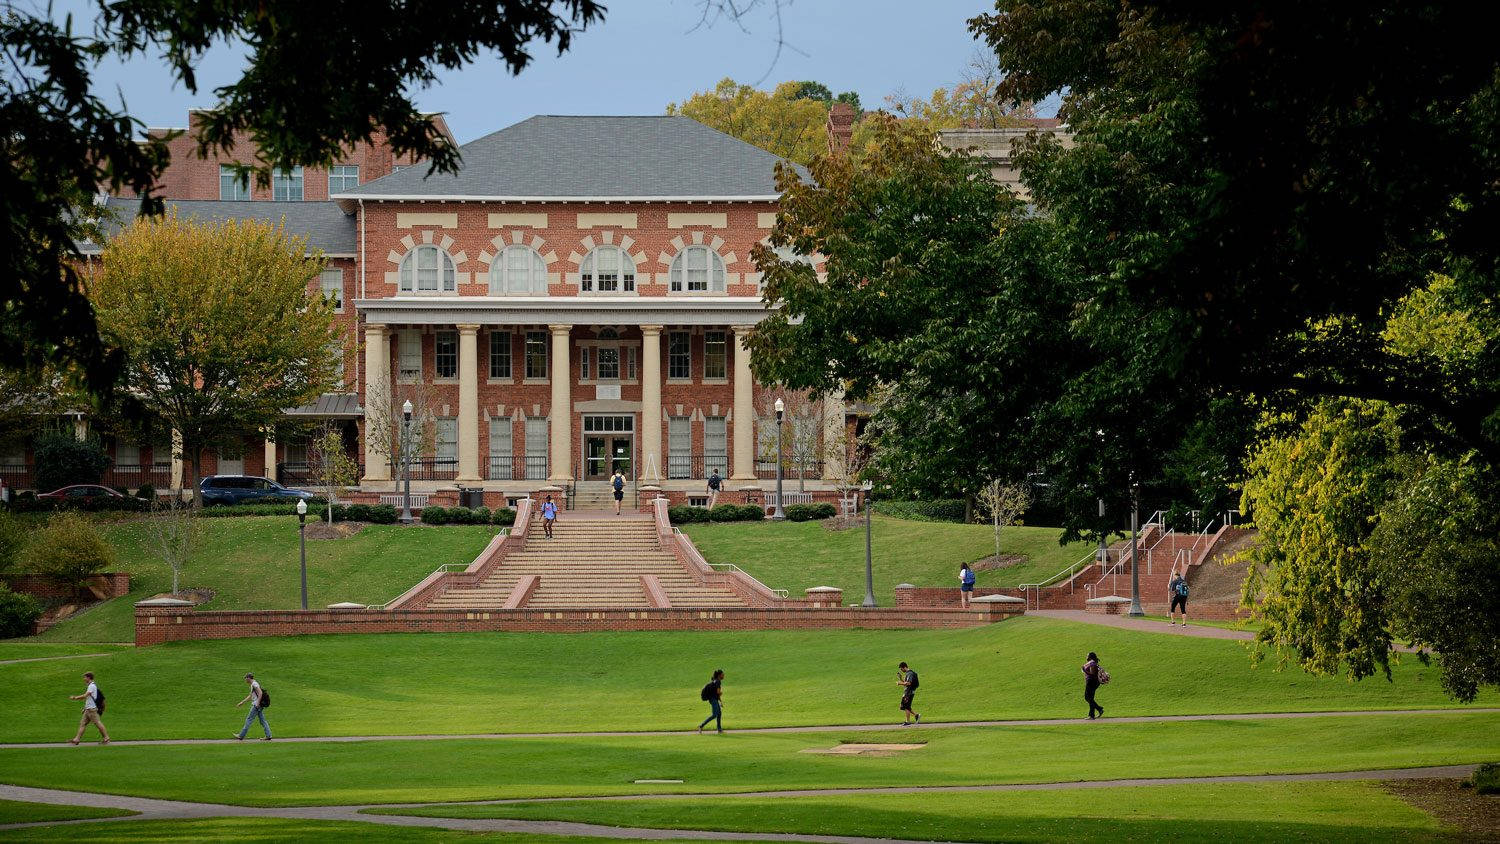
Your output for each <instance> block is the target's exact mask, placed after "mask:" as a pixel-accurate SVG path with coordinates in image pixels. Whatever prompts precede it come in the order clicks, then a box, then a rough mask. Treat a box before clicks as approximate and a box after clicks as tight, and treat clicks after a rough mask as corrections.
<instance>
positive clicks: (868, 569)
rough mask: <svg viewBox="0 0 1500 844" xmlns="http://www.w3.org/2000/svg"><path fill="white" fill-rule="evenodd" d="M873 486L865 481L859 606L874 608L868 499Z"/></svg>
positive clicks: (871, 503)
mask: <svg viewBox="0 0 1500 844" xmlns="http://www.w3.org/2000/svg"><path fill="white" fill-rule="evenodd" d="M874 488H875V485H874V484H872V483H870V482H869V481H865V485H864V491H865V602H864V603H863V604H862V605H861V606H865V607H873V606H875V570H874V568H873V567H872V566H871V564H870V545H871V534H872V533H873V532H874V530H875V528H874V523H875V502H874V501H872V500H871V499H870V492H871V491H872V490H873V489H874Z"/></svg>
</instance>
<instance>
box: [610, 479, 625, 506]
mask: <svg viewBox="0 0 1500 844" xmlns="http://www.w3.org/2000/svg"><path fill="white" fill-rule="evenodd" d="M609 485H610V486H611V487H613V488H614V491H615V515H616V516H618V515H620V502H622V501H624V500H625V475H623V474H621V472H620V470H619V469H616V470H615V473H614V475H613V476H611V477H610V479H609Z"/></svg>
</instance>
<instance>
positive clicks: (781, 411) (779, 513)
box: [771, 396, 786, 522]
mask: <svg viewBox="0 0 1500 844" xmlns="http://www.w3.org/2000/svg"><path fill="white" fill-rule="evenodd" d="M785 414H786V402H783V401H782V400H781V396H777V397H776V509H774V510H772V511H771V520H772V521H775V522H780V521H784V520H785V519H786V511H784V510H783V509H782V508H781V418H782V416H784V415H785Z"/></svg>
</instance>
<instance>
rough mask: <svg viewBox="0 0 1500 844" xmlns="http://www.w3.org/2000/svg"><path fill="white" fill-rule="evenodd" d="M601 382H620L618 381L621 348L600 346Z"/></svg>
mask: <svg viewBox="0 0 1500 844" xmlns="http://www.w3.org/2000/svg"><path fill="white" fill-rule="evenodd" d="M599 380H600V381H618V380H620V347H619V346H600V347H599Z"/></svg>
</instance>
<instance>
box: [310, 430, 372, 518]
mask: <svg viewBox="0 0 1500 844" xmlns="http://www.w3.org/2000/svg"><path fill="white" fill-rule="evenodd" d="M307 463H308V466H309V468H311V469H312V475H313V481H314V483H315V484H316V485H317V487H318V489H319V490H321V491H322V492H323V498H324V500H326V501H327V502H328V523H329V524H330V525H331V524H333V505H334V503H335V501H336V500H337V498H338V493H339V491H340V490H342V489H344V488H345V487H351V486H354V485H355V484H357V483H359V464H358V463H356V462H354V458H352V457H350V456H349V452H348V450H346V449H345V448H344V432H343V431H341V430H339V429H338V428H337V427H336V426H333V425H324V426H323V427H322V428H319V429H318V431H317V433H316V434H314V435H313V437H312V439H311V441H309V442H308V444H307Z"/></svg>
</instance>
